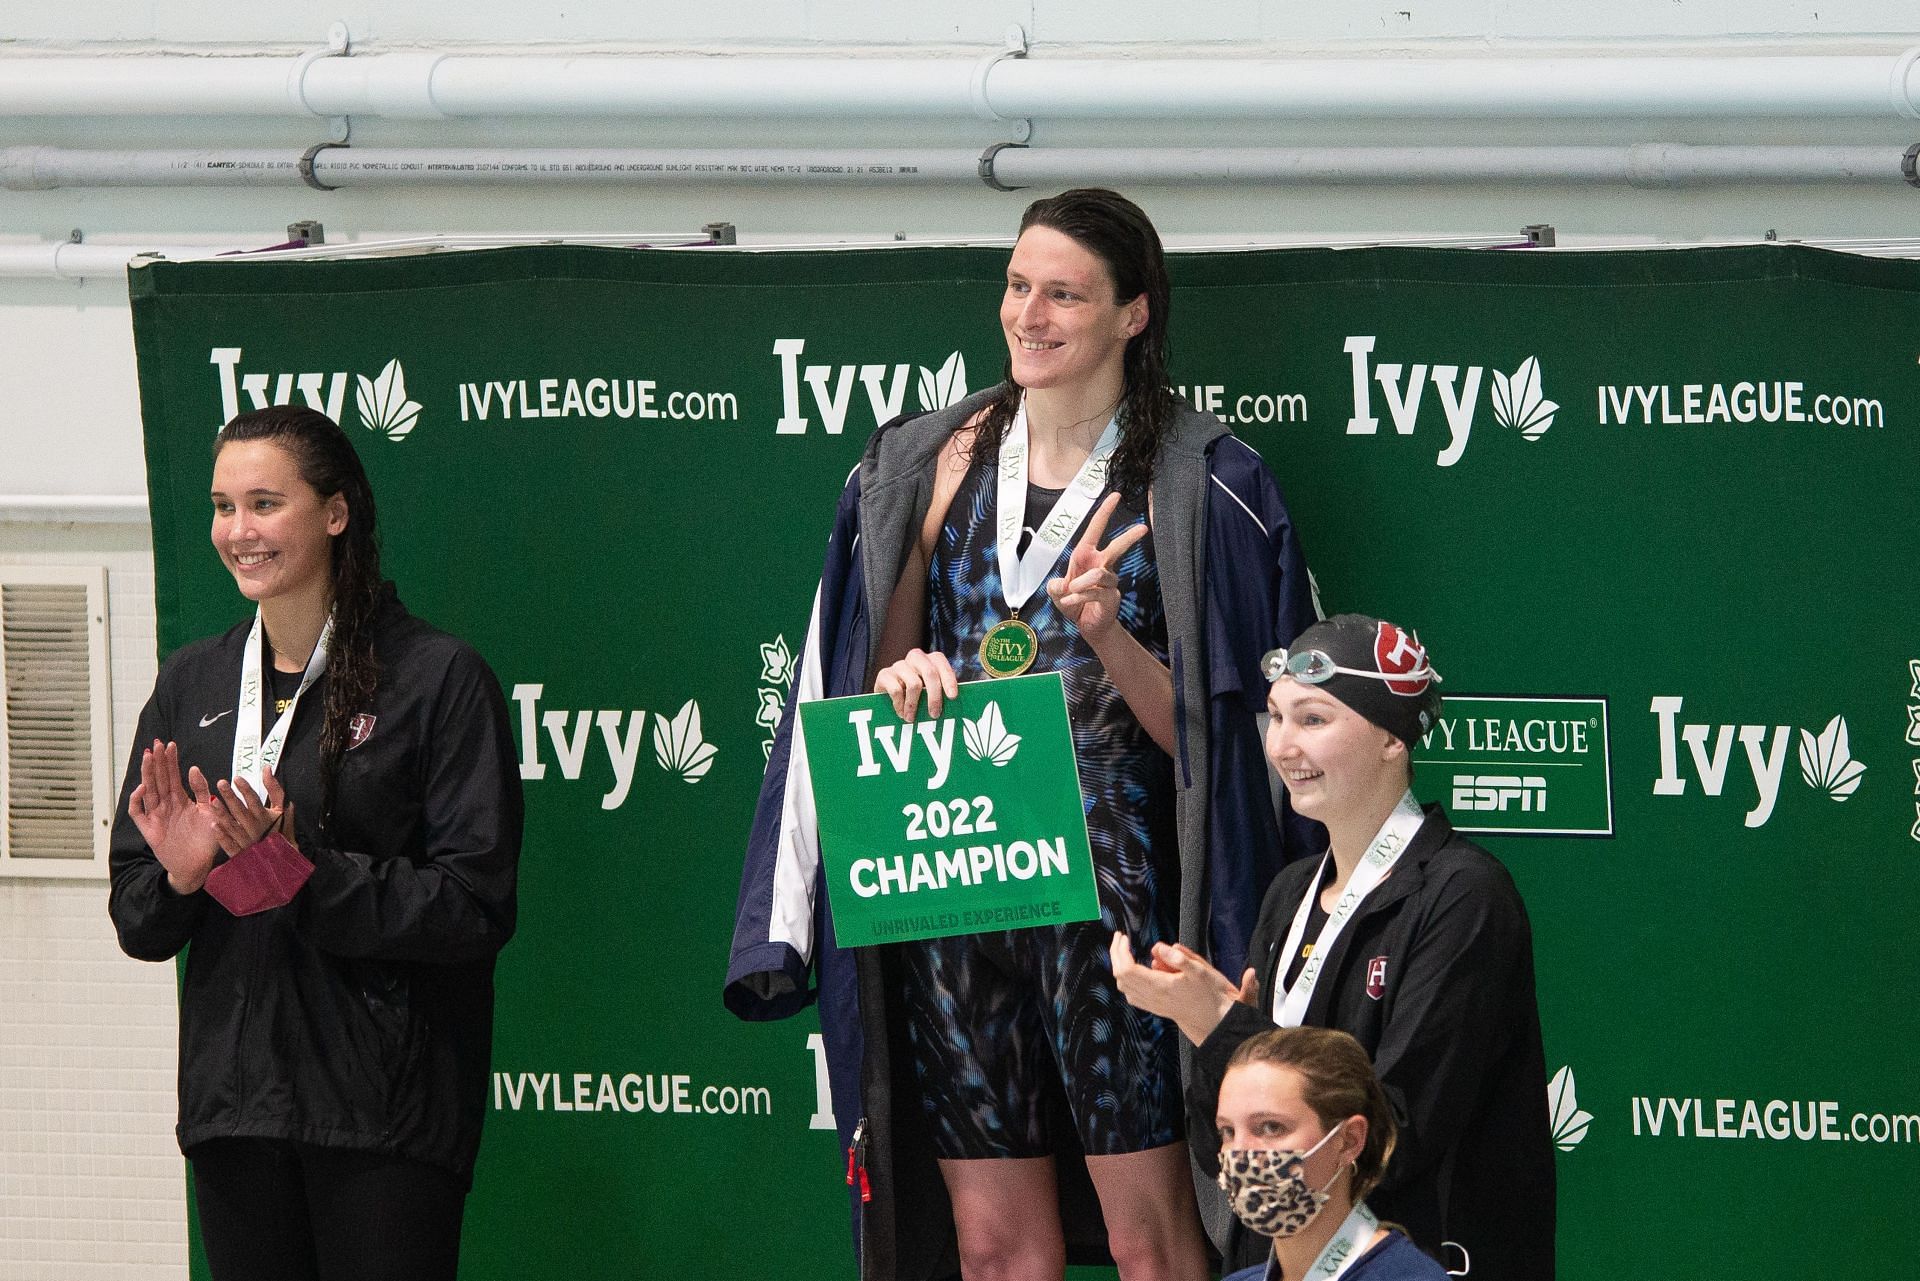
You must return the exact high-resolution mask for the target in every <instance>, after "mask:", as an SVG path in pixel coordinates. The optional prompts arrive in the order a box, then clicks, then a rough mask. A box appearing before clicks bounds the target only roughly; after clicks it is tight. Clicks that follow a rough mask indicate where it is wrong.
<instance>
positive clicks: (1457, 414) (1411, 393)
mask: <svg viewBox="0 0 1920 1281" xmlns="http://www.w3.org/2000/svg"><path fill="white" fill-rule="evenodd" d="M1378 343H1379V338H1378V337H1377V336H1376V335H1373V334H1353V335H1349V336H1348V338H1347V340H1346V352H1347V356H1348V358H1349V359H1350V360H1351V361H1352V363H1353V415H1352V417H1350V418H1348V419H1347V435H1349V436H1372V435H1376V434H1378V432H1379V430H1380V419H1379V418H1377V417H1375V415H1374V405H1375V401H1374V390H1375V389H1374V384H1376V383H1378V384H1379V395H1380V399H1381V401H1382V402H1384V403H1385V405H1386V408H1387V414H1388V417H1389V418H1390V419H1391V420H1392V423H1393V430H1394V432H1395V433H1396V434H1398V435H1401V436H1411V435H1413V434H1414V433H1415V431H1417V430H1421V429H1422V427H1423V425H1425V428H1426V430H1428V431H1429V432H1432V431H1433V429H1434V428H1438V429H1439V430H1440V431H1444V432H1445V434H1446V437H1447V443H1446V444H1445V445H1444V446H1442V447H1441V448H1440V450H1439V452H1438V453H1437V454H1436V455H1435V457H1434V462H1436V463H1437V464H1439V465H1440V466H1442V467H1451V466H1453V465H1454V464H1455V463H1457V462H1459V461H1460V459H1461V457H1462V456H1463V455H1464V454H1465V453H1466V450H1467V442H1468V440H1469V439H1470V438H1471V437H1472V435H1473V427H1474V415H1475V413H1476V412H1477V411H1478V409H1479V406H1480V401H1481V399H1482V393H1483V392H1486V393H1488V396H1489V398H1490V399H1491V401H1492V408H1493V419H1494V421H1495V422H1496V423H1498V424H1499V425H1500V426H1502V427H1504V428H1506V429H1507V430H1509V431H1513V432H1518V433H1519V435H1520V438H1521V439H1522V440H1526V441H1537V440H1539V439H1540V438H1541V437H1542V436H1544V435H1546V433H1547V429H1548V428H1550V427H1552V426H1553V417H1554V414H1556V413H1557V412H1558V411H1559V409H1560V406H1559V405H1558V404H1556V403H1555V402H1553V401H1551V400H1548V399H1547V397H1546V393H1545V392H1544V391H1543V390H1542V387H1541V378H1540V360H1539V357H1537V356H1528V357H1527V358H1526V359H1524V360H1522V361H1521V362H1520V364H1519V367H1518V368H1516V369H1515V370H1514V371H1513V372H1512V373H1511V374H1507V373H1502V372H1501V371H1499V370H1498V369H1495V370H1492V371H1491V374H1492V377H1491V378H1489V377H1488V374H1489V372H1490V371H1489V370H1488V369H1487V367H1486V366H1484V365H1452V364H1429V363H1427V362H1425V361H1421V362H1417V363H1408V362H1406V361H1405V360H1382V361H1376V360H1375V358H1374V349H1375V347H1376V346H1377V345H1378ZM1391 354H1394V355H1398V354H1400V353H1397V352H1395V353H1391ZM1429 392H1431V393H1432V394H1431V396H1429V394H1428V393H1429ZM1435 438H1436V439H1438V435H1437V433H1436V434H1435Z"/></svg>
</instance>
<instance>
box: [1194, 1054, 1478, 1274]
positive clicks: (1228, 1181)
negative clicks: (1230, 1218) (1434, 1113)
mask: <svg viewBox="0 0 1920 1281" xmlns="http://www.w3.org/2000/svg"><path fill="white" fill-rule="evenodd" d="M1214 1121H1215V1125H1216V1127H1217V1129H1218V1132H1219V1135H1220V1189H1221V1191H1223V1192H1225V1193H1226V1195H1227V1204H1228V1205H1229V1206H1231V1207H1232V1209H1233V1212H1234V1214H1235V1215H1237V1216H1238V1217H1239V1219H1240V1221H1241V1222H1242V1223H1244V1224H1246V1226H1247V1228H1248V1229H1249V1230H1250V1231H1252V1232H1255V1233H1258V1234H1259V1235H1261V1236H1263V1237H1267V1238H1270V1239H1271V1240H1272V1242H1273V1253H1272V1254H1271V1256H1270V1257H1269V1258H1268V1259H1267V1261H1266V1262H1265V1263H1264V1264H1259V1265H1255V1266H1254V1267H1251V1268H1247V1269H1246V1270H1244V1271H1242V1272H1236V1273H1234V1274H1233V1275H1232V1276H1230V1277H1228V1278H1226V1281H1282V1279H1283V1278H1284V1279H1285V1281H1294V1278H1299V1277H1312V1278H1316V1281H1318V1279H1320V1278H1334V1277H1340V1278H1345V1281H1444V1278H1445V1277H1446V1275H1447V1274H1446V1272H1445V1270H1443V1269H1442V1268H1441V1267H1440V1265H1439V1264H1437V1263H1435V1262H1434V1261H1433V1260H1432V1259H1430V1258H1428V1257H1427V1256H1426V1255H1424V1254H1422V1253H1421V1252H1420V1250H1419V1248H1418V1247H1416V1246H1415V1245H1414V1244H1413V1242H1411V1241H1409V1240H1408V1239H1407V1238H1406V1236H1405V1235H1404V1234H1403V1233H1401V1232H1400V1231H1398V1230H1396V1229H1395V1228H1394V1227H1393V1225H1391V1224H1383V1223H1381V1222H1380V1220H1379V1219H1378V1218H1377V1217H1376V1216H1375V1215H1374V1213H1373V1211H1371V1210H1369V1209H1368V1208H1367V1205H1366V1202H1365V1200H1364V1199H1363V1198H1364V1197H1365V1196H1366V1194H1367V1193H1368V1192H1369V1191H1370V1190H1371V1189H1372V1188H1373V1186H1374V1185H1375V1184H1376V1183H1378V1182H1379V1181H1380V1174H1381V1172H1382V1171H1383V1170H1384V1169H1385V1168H1386V1164H1387V1158H1388V1156H1389V1155H1390V1154H1391V1153H1392V1152H1393V1137H1394V1126H1393V1112H1392V1109H1390V1108H1389V1107H1388V1106H1387V1098H1386V1095H1385V1094H1384V1093H1383V1092H1382V1091H1381V1089H1380V1081H1379V1079H1378V1078H1376V1077H1375V1076H1374V1074H1373V1065H1372V1063H1370V1062H1369V1061H1368V1060H1367V1052H1366V1051H1365V1050H1363V1049H1361V1048H1360V1043H1359V1042H1358V1041H1355V1040H1354V1039H1353V1038H1352V1037H1350V1036H1348V1035H1347V1034H1346V1033H1345V1032H1336V1031H1333V1030H1331V1029H1329V1028H1312V1027H1293V1028H1278V1029H1275V1030H1274V1031H1271V1032H1263V1033H1261V1034H1260V1035H1258V1036H1255V1037H1252V1038H1250V1039H1249V1040H1246V1041H1244V1042H1242V1043H1241V1045H1240V1048H1239V1049H1238V1050H1236V1051H1234V1054H1233V1057H1232V1059H1230V1060H1229V1061H1228V1064H1227V1073H1226V1076H1225V1077H1223V1078H1222V1080H1221V1082H1220V1107H1219V1113H1218V1115H1217V1116H1216V1117H1215V1118H1214Z"/></svg>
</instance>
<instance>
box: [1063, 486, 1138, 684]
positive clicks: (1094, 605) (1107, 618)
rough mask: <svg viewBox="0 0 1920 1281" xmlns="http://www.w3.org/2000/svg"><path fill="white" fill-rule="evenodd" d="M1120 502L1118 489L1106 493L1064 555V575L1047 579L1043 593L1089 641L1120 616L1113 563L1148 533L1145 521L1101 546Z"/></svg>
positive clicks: (1094, 640) (1093, 642) (1103, 633)
mask: <svg viewBox="0 0 1920 1281" xmlns="http://www.w3.org/2000/svg"><path fill="white" fill-rule="evenodd" d="M1119 506H1120V494H1119V491H1117V490H1116V491H1115V492H1113V493H1111V494H1108V495H1107V500H1106V501H1105V502H1103V503H1101V504H1100V506H1099V508H1098V509H1096V510H1095V511H1094V513H1093V519H1091V520H1089V521H1088V522H1087V529H1086V532H1085V533H1084V534H1082V535H1081V536H1080V541H1079V542H1078V543H1076V544H1075V545H1074V548H1073V555H1072V556H1070V557H1068V558H1067V573H1066V576H1065V577H1064V578H1053V579H1049V580H1047V595H1048V596H1049V597H1050V598H1051V599H1052V600H1053V605H1054V608H1055V609H1058V610H1059V611H1060V612H1061V613H1062V614H1064V615H1066V617H1067V621H1068V622H1070V623H1072V624H1073V625H1074V626H1075V627H1077V628H1079V629H1080V634H1081V635H1082V636H1084V637H1086V638H1087V643H1088V644H1089V645H1094V646H1098V645H1099V644H1100V642H1101V641H1102V640H1103V639H1104V638H1105V637H1106V635H1107V633H1108V632H1109V631H1110V630H1112V628H1113V625H1114V624H1115V623H1116V622H1118V621H1119V619H1120V576H1119V574H1117V573H1115V572H1114V566H1116V565H1118V564H1119V563H1120V558H1121V557H1123V556H1125V555H1126V554H1127V550H1128V549H1129V548H1131V547H1132V546H1133V545H1134V544H1135V543H1137V542H1139V541H1140V540H1141V539H1143V538H1145V537H1146V536H1147V534H1148V532H1149V531H1148V526H1147V522H1146V521H1144V520H1143V521H1141V522H1140V523H1139V524H1137V525H1135V526H1133V527H1132V528H1130V529H1127V530H1124V531H1122V532H1121V533H1119V534H1116V535H1115V536H1114V539H1113V541H1112V542H1110V543H1108V544H1107V545H1106V546H1105V547H1102V546H1100V540H1101V538H1103V537H1104V536H1105V535H1106V532H1107V522H1108V521H1109V520H1112V519H1113V513H1114V511H1115V509H1117V508H1118V507H1119Z"/></svg>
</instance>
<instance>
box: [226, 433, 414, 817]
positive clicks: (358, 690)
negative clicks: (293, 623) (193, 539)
mask: <svg viewBox="0 0 1920 1281" xmlns="http://www.w3.org/2000/svg"><path fill="white" fill-rule="evenodd" d="M245 440H265V441H271V442H273V443H274V444H276V445H278V446H280V448H282V449H284V450H286V451H287V453H288V455H290V456H291V457H292V459H293V462H294V466H295V467H297V468H298V469H299V471H300V479H301V480H303V481H305V482H306V483H307V484H308V485H310V486H312V487H313V491H314V492H315V493H317V494H319V495H320V497H321V499H322V500H325V499H329V498H332V497H333V496H334V495H335V494H339V495H341V496H342V497H344V498H345V499H346V501H347V527H346V528H345V529H344V530H342V531H341V532H340V533H338V534H335V535H334V536H333V544H332V562H333V637H332V639H331V640H330V641H329V642H328V644H327V672H326V675H327V686H326V707H325V717H324V719H323V720H322V721H321V723H320V787H321V797H322V798H323V799H322V801H321V808H320V826H321V827H322V828H323V829H324V828H325V827H326V825H327V824H328V822H329V821H330V820H331V819H332V816H333V802H334V797H335V793H336V790H337V785H338V782H339V778H340V758H341V756H342V755H343V754H344V753H345V752H346V749H347V740H348V737H349V735H350V733H351V727H352V724H353V718H354V717H355V716H357V715H358V714H360V713H361V712H364V711H365V710H367V708H368V707H370V706H372V704H373V695H374V690H375V689H376V688H377V687H378V686H379V684H380V660H379V658H378V657H377V656H376V655H375V653H374V650H373V616H374V613H375V611H377V610H378V609H379V607H380V601H381V598H382V596H383V595H384V589H385V587H386V580H385V579H384V578H382V577H381V576H380V542H379V538H378V537H377V534H376V530H375V523H374V507H373V486H372V485H370V484H368V483H367V472H366V469H365V468H364V467H362V466H361V465H360V455H358V454H357V453H355V452H354V449H353V442H352V441H350V440H348V439H347V434H346V433H345V432H344V431H342V430H340V426H339V424H338V423H336V422H334V421H333V419H331V418H329V417H327V416H326V415H325V414H323V413H321V412H320V411H319V410H317V409H308V408H306V407H304V406H298V405H274V406H272V407H270V408H267V409H256V410H254V411H252V412H251V413H245V414H241V415H239V416H238V417H236V418H235V419H234V420H233V421H232V422H230V423H228V424H227V425H226V426H225V427H222V428H221V429H220V434H219V435H218V436H216V437H214V441H213V455H214V457H215V458H218V457H219V456H220V451H221V450H222V449H224V448H225V447H226V446H228V445H230V444H233V443H235V442H236V441H245Z"/></svg>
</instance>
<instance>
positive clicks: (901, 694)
mask: <svg viewBox="0 0 1920 1281" xmlns="http://www.w3.org/2000/svg"><path fill="white" fill-rule="evenodd" d="M922 690H924V691H926V695H927V715H929V716H932V717H935V718H938V717H939V715H940V712H941V709H943V708H944V707H945V706H946V705H947V700H948V699H949V698H957V697H959V694H960V679H959V677H957V676H955V675H954V674H953V664H952V663H949V662H948V661H947V656H946V655H945V654H942V653H939V652H938V651H935V652H934V653H931V654H929V653H928V652H927V651H926V650H924V649H910V650H908V651H907V656H906V657H905V658H903V659H901V660H900V661H899V662H897V663H894V664H891V665H890V666H887V667H883V668H881V669H880V674H879V675H878V676H876V677H874V678H873V692H874V693H876V694H885V695H886V696H887V697H888V698H889V699H891V700H893V710H894V713H895V714H896V715H897V716H899V717H900V719H901V720H903V721H911V720H912V719H913V715H914V713H915V712H916V711H918V710H919V708H920V693H921V691H922Z"/></svg>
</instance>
